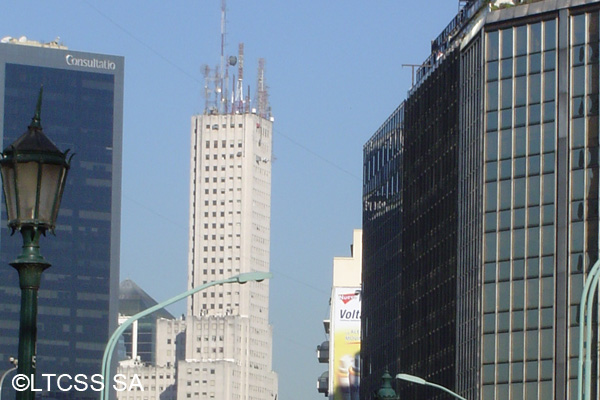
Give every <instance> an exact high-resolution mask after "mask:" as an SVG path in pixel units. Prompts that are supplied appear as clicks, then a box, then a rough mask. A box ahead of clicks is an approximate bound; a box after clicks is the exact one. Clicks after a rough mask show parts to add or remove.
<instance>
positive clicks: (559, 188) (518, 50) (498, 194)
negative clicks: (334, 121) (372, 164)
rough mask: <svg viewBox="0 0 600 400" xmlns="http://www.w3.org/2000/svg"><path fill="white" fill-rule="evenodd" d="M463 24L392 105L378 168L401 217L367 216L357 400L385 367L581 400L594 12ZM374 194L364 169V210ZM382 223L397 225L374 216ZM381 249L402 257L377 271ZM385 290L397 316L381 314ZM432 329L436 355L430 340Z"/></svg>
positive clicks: (533, 5)
mask: <svg viewBox="0 0 600 400" xmlns="http://www.w3.org/2000/svg"><path fill="white" fill-rule="evenodd" d="M567 3H568V4H567ZM461 15H464V13H461ZM471 16H472V17H473V18H472V20H470V21H466V23H465V25H464V26H462V27H461V28H457V30H455V31H454V34H453V35H452V38H451V39H448V37H444V36H441V37H440V38H438V39H436V40H435V41H434V42H433V43H434V44H435V47H434V48H432V51H434V52H435V53H433V54H432V57H430V58H429V59H428V60H427V61H426V63H425V66H424V67H423V68H422V69H421V71H420V72H421V73H420V75H418V78H419V79H418V83H417V85H416V87H415V88H413V89H412V90H411V91H410V92H409V96H408V99H407V100H406V101H405V102H404V103H403V104H404V123H403V126H402V131H403V134H404V141H403V144H402V148H401V149H400V150H399V153H400V154H403V162H402V166H401V167H392V166H391V165H389V163H388V164H384V165H383V166H382V167H381V169H382V170H383V171H386V172H385V173H386V174H388V175H390V176H391V175H392V174H394V173H396V172H399V173H400V174H401V177H400V186H401V199H400V200H399V202H400V204H401V205H402V207H401V209H400V211H398V212H397V213H398V215H396V214H394V212H392V213H390V214H389V215H388V214H386V213H385V212H384V213H381V214H380V215H378V216H377V218H378V219H377V220H372V219H369V214H368V213H367V212H365V214H363V224H364V225H363V237H364V244H365V245H364V253H363V257H364V259H363V285H364V288H363V314H362V316H363V319H364V322H363V326H364V327H365V328H370V329H371V331H370V332H369V334H368V335H364V336H363V339H364V341H365V342H364V343H363V344H362V349H363V358H364V359H365V363H366V362H367V360H370V364H366V365H364V369H363V371H364V378H363V382H365V384H364V387H365V391H364V392H363V395H364V396H365V397H364V398H365V399H369V398H371V397H369V396H370V393H372V391H373V390H374V389H375V388H376V387H377V385H378V383H379V381H378V378H379V377H380V376H381V374H382V373H383V370H384V369H386V368H387V369H389V370H390V372H394V373H398V372H405V373H411V374H414V375H418V376H421V377H423V378H425V379H428V380H430V381H432V382H435V383H439V384H441V385H443V386H446V387H448V388H450V389H453V390H455V391H456V392H458V393H459V394H461V395H462V396H464V397H466V398H469V399H506V400H511V399H560V400H563V399H575V398H576V397H577V396H576V393H577V387H576V379H577V361H578V341H579V322H580V321H579V317H580V316H579V313H578V308H579V303H580V298H581V293H582V288H583V285H584V283H585V281H586V279H587V277H586V274H587V272H588V271H589V269H590V268H591V266H592V265H593V264H594V262H595V261H596V260H597V259H598V240H599V224H598V215H599V210H598V207H599V206H598V196H599V195H598V191H599V189H600V183H599V182H600V180H599V175H598V174H599V170H598V167H599V164H598V154H599V153H598V150H599V141H598V137H599V133H600V126H599V113H600V111H599V109H600V94H599V92H600V67H599V58H600V57H599V55H600V2H599V1H597V0H582V1H579V2H577V5H575V3H572V2H564V3H562V2H556V3H554V2H548V1H541V2H527V4H524V5H519V6H515V7H509V8H506V9H500V10H496V9H492V8H490V7H487V6H484V7H482V8H480V9H479V11H478V12H476V13H473V14H471ZM457 18H458V17H457ZM461 18H462V17H461ZM455 20H456V19H455ZM461 21H463V22H464V18H462V19H461ZM444 46H445V47H444ZM438 49H441V50H439V52H438ZM437 54H441V57H442V58H441V61H438V57H440V56H439V55H437ZM432 60H433V61H435V62H432ZM442 71H445V72H442ZM444 73H445V74H446V75H443V74H444ZM446 76H447V77H452V78H453V80H450V79H448V80H446V78H445V77H446ZM455 82H458V83H459V84H458V87H457V86H456V84H455ZM427 90H430V91H431V94H427V93H428V92H427ZM435 91H437V93H436V94H434V93H435ZM450 110H452V111H450ZM454 117H457V118H458V120H457V121H455V120H453V119H452V118H454ZM445 132H447V133H448V137H446V136H445V135H444V133H445ZM450 137H452V139H450ZM376 139H377V134H376V135H375V136H374V137H373V138H372V139H371V140H370V141H369V142H368V143H367V144H366V145H365V166H367V165H368V163H369V160H370V158H368V157H367V156H368V155H371V154H377V153H378V152H379V150H380V145H379V144H377V143H378V142H377V141H376ZM444 140H445V141H444ZM438 143H439V144H443V146H441V147H440V146H439V144H438ZM441 148H443V149H444V150H445V152H442V151H441V150H440V149H441ZM367 149H368V152H367ZM423 160H427V162H423ZM446 162H447V163H448V164H444V163H446ZM435 163H440V165H443V168H441V169H439V170H438V173H437V174H436V173H434V172H433V171H435V170H436V167H435ZM394 168H396V169H394ZM430 172H431V173H432V175H431V176H432V177H434V179H433V183H432V184H431V185H428V184H427V182H429V181H430V180H431V179H429V178H428V175H427V174H428V173H430ZM384 181H385V180H381V179H380V180H379V181H375V182H384ZM373 184H374V183H373V179H372V178H371V177H370V176H369V175H365V181H364V199H365V210H366V209H367V207H366V205H367V200H368V198H369V197H368V195H369V193H371V192H372V191H373V188H372V187H371V185H373ZM379 185H380V186H381V184H380V183H379ZM452 204H454V205H455V206H456V208H455V209H454V211H453V210H452V208H451V205H452ZM442 210H443V211H442ZM391 216H393V217H394V221H395V223H396V224H397V226H396V227H395V228H393V229H392V228H390V227H388V226H386V225H383V224H381V223H380V222H379V221H386V220H387V218H388V217H391ZM373 221H375V222H373ZM388 231H389V232H391V233H390V234H386V233H385V232H388ZM369 238H378V239H377V240H375V239H369ZM369 240H371V242H369ZM391 243H395V245H396V252H395V254H399V255H397V257H396V258H395V259H394V262H387V259H386V258H385V257H383V256H381V254H380V253H381V252H384V253H382V254H388V253H385V251H386V250H388V249H391V248H393V245H392V244H391ZM452 246H454V248H452ZM386 262H387V264H386ZM375 273H376V274H378V275H381V276H385V283H386V284H388V283H389V282H394V287H393V288H390V287H389V284H388V286H383V288H384V289H383V290H385V293H382V294H378V296H379V298H377V299H378V301H379V302H381V305H380V309H378V308H377V307H375V306H374V305H373V306H371V307H372V308H367V305H369V304H373V303H372V300H370V299H369V298H368V295H369V294H373V293H374V292H375V291H376V289H375V286H372V285H374V284H377V280H376V277H375V275H374V274H375ZM424 277H425V278H424ZM425 282H427V284H426V283H425ZM386 296H389V297H391V298H393V299H394V302H393V303H394V306H385V309H384V305H383V304H385V301H383V300H382V299H383V298H384V297H386ZM444 296H448V297H444ZM374 299H375V297H374ZM442 310H443V311H442ZM386 313H387V314H386ZM431 314H433V315H435V317H432V316H431ZM406 315H408V317H406ZM597 315H598V314H597V310H596V311H594V314H593V316H592V318H593V321H594V322H593V324H594V326H597V325H598V321H597ZM373 319H375V320H373ZM378 321H379V322H378ZM389 321H394V325H392V324H391V323H389ZM446 329H447V331H446ZM440 331H443V332H444V334H443V337H444V338H445V340H447V343H446V344H445V345H446V346H447V347H446V348H445V350H446V352H447V353H444V352H443V351H442V350H441V349H442V344H441V343H443V342H442V341H437V342H436V341H434V342H431V341H430V340H431V338H434V337H436V336H435V335H436V334H437V333H438V332H440ZM597 332H598V330H597V329H595V331H594V334H593V335H594V337H593V338H592V340H591V342H592V343H593V344H592V352H593V354H594V357H595V361H594V362H593V363H592V373H593V376H594V377H593V381H594V382H597V380H598V359H597V352H598V348H597V343H598V333H597ZM372 340H373V341H374V343H372V342H371V341H372ZM436 346H439V347H436ZM374 352H379V353H380V354H373V353H374ZM449 353H452V354H453V356H449ZM452 357H454V358H452ZM371 373H372V374H373V375H370V374H371ZM405 387H406V386H404V384H400V383H397V385H396V388H397V392H399V393H400V395H401V396H402V397H407V398H433V396H434V395H436V394H435V393H434V392H427V391H425V390H423V388H418V389H417V387H415V386H414V385H413V388H412V389H411V390H410V391H408V390H406V389H405ZM593 390H594V392H593V393H591V395H592V396H591V398H598V395H599V394H598V393H597V392H596V391H595V389H593ZM440 398H441V397H440Z"/></svg>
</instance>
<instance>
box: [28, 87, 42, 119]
mask: <svg viewBox="0 0 600 400" xmlns="http://www.w3.org/2000/svg"><path fill="white" fill-rule="evenodd" d="M43 92H44V85H41V86H40V94H39V95H38V100H37V106H36V107H35V114H34V116H33V118H32V119H31V127H32V128H37V129H42V123H41V118H40V116H41V114H42V93H43Z"/></svg>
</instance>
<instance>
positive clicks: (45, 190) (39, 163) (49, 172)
mask: <svg viewBox="0 0 600 400" xmlns="http://www.w3.org/2000/svg"><path fill="white" fill-rule="evenodd" d="M41 107H42V89H40V94H39V97H38V101H37V107H36V110H35V115H34V116H33V119H32V121H31V125H29V127H28V129H27V132H25V133H24V134H23V135H21V137H19V138H18V139H17V140H15V141H14V142H13V143H12V144H11V145H9V146H8V147H7V148H6V149H4V151H3V152H2V154H1V158H0V171H1V173H2V186H3V189H4V199H5V200H6V209H7V212H8V226H9V227H10V228H11V229H12V232H13V233H14V232H15V231H20V232H21V235H22V236H23V247H22V252H21V254H20V255H19V256H18V257H17V259H16V260H15V261H13V262H11V263H10V265H11V266H12V267H14V268H15V269H16V270H17V271H18V273H19V285H20V287H21V321H20V325H19V356H18V360H19V366H18V371H19V374H24V375H26V376H27V377H31V376H35V350H36V343H35V342H36V334H37V298H38V289H39V287H40V280H41V277H42V272H44V270H45V269H46V268H48V267H50V263H49V262H48V261H46V260H45V259H44V257H42V255H41V254H40V246H39V241H40V236H41V235H42V234H43V235H45V234H46V231H48V230H49V231H50V232H54V227H55V222H56V216H57V215H58V209H59V206H60V200H61V197H62V194H63V190H64V187H65V180H66V177H67V171H68V170H69V162H70V159H69V160H67V153H68V150H67V151H66V152H64V153H63V152H61V151H60V150H59V149H58V148H57V147H56V146H55V145H54V143H52V141H51V140H50V139H48V137H47V136H46V135H45V134H44V132H43V131H42V125H41V123H40V114H41ZM32 386H33V385H29V388H28V389H27V390H24V391H22V392H17V399H18V400H32V399H33V398H34V393H33V392H32V391H31V387H32Z"/></svg>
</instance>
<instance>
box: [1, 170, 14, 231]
mask: <svg viewBox="0 0 600 400" xmlns="http://www.w3.org/2000/svg"><path fill="white" fill-rule="evenodd" d="M1 169H2V183H3V185H2V186H3V187H4V198H5V199H6V209H7V211H8V220H9V221H14V220H15V219H16V218H17V206H16V199H15V196H16V194H15V167H14V165H13V164H5V165H3V166H2V168H1Z"/></svg>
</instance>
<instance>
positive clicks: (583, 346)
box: [577, 259, 600, 400]
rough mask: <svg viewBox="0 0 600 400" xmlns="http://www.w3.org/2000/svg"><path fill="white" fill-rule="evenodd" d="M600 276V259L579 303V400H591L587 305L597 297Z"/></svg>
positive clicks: (589, 320)
mask: <svg viewBox="0 0 600 400" xmlns="http://www.w3.org/2000/svg"><path fill="white" fill-rule="evenodd" d="M599 276H600V259H599V260H598V261H596V263H595V264H594V265H593V266H592V269H591V270H590V272H589V273H588V275H587V279H586V280H585V285H583V291H582V293H581V300H580V302H579V354H578V355H577V357H578V358H579V362H578V368H577V399H578V400H583V399H587V398H589V389H590V388H589V387H588V386H587V385H586V388H585V389H584V382H583V378H584V365H586V368H587V369H589V368H591V362H589V356H590V354H589V346H590V338H589V337H585V333H586V330H587V329H586V327H587V325H588V324H591V314H590V315H587V313H586V311H587V303H588V301H590V302H591V300H593V298H594V295H595V289H592V287H597V285H598V277H599ZM586 384H587V382H586Z"/></svg>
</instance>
